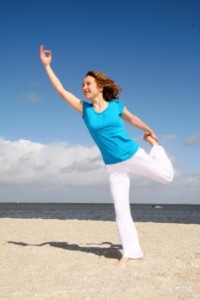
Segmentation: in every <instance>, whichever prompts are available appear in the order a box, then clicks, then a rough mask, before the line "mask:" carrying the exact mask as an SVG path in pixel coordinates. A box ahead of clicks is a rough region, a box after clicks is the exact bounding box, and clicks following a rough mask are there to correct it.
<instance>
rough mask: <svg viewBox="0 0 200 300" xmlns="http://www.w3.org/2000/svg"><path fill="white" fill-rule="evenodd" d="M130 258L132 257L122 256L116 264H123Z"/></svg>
mask: <svg viewBox="0 0 200 300" xmlns="http://www.w3.org/2000/svg"><path fill="white" fill-rule="evenodd" d="M129 260H130V258H128V257H122V258H121V259H120V260H118V261H117V262H116V263H115V265H123V264H125V263H127V262H129Z"/></svg>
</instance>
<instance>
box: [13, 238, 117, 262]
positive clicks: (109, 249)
mask: <svg viewBox="0 0 200 300" xmlns="http://www.w3.org/2000/svg"><path fill="white" fill-rule="evenodd" d="M7 243H8V244H14V245H16V246H21V247H43V246H46V245H48V246H51V247H56V248H61V249H64V250H69V251H80V252H85V253H92V254H95V255H97V256H104V257H105V258H110V259H120V258H121V257H122V254H121V252H120V250H121V249H122V247H121V245H114V244H112V243H110V242H103V243H101V244H91V243H89V244H86V245H87V246H79V245H77V244H69V243H67V242H54V241H53V242H45V243H41V244H28V243H24V242H15V241H8V242H7Z"/></svg>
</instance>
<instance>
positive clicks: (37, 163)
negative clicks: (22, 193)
mask: <svg viewBox="0 0 200 300" xmlns="http://www.w3.org/2000/svg"><path fill="white" fill-rule="evenodd" d="M0 149H1V150H0V151H1V155H0V166H1V169H0V182H1V183H5V184H20V185H23V184H36V183H37V184H40V185H45V184H47V185H48V184H51V185H93V184H100V183H102V182H103V181H104V172H103V168H104V167H103V164H102V162H101V159H100V156H99V152H98V149H97V148H96V147H84V146H80V145H75V146H74V145H68V144H65V143H58V144H49V145H43V144H39V143H34V142H31V141H27V140H18V141H14V142H10V141H6V140H4V139H1V140H0Z"/></svg>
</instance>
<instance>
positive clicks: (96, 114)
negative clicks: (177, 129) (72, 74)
mask: <svg viewBox="0 0 200 300" xmlns="http://www.w3.org/2000/svg"><path fill="white" fill-rule="evenodd" d="M40 58H41V61H42V63H43V65H44V68H45V70H46V72H47V75H48V77H49V79H50V82H51V83H52V85H53V87H54V89H55V90H56V92H57V93H58V94H59V95H60V96H61V98H62V99H64V101H66V102H67V103H68V104H69V105H70V106H72V107H73V108H74V109H75V110H76V111H77V112H78V113H80V114H81V115H82V117H83V120H84V122H85V124H86V126H87V128H88V130H89V132H90V134H91V136H92V138H93V139H94V141H95V143H96V144H97V146H98V147H99V150H100V152H101V154H102V157H103V160H104V163H105V165H106V171H107V173H108V176H109V182H110V189H111V194H112V198H113V202H114V207H115V214H116V223H117V228H118V232H119V236H120V239H121V243H122V247H123V257H122V258H121V260H120V263H125V262H128V261H129V260H130V259H139V258H142V257H143V252H142V249H141V247H140V244H139V240H138V236H137V231H136V228H135V225H134V222H133V220H132V217H131V212H130V204H129V187H130V174H131V173H136V174H139V175H142V176H146V177H148V178H151V179H153V180H155V181H158V182H161V183H169V182H171V181H172V180H173V167H172V164H171V162H170V160H169V158H168V157H167V155H166V153H165V150H164V149H163V148H162V147H161V146H160V145H158V138H157V136H156V135H155V133H154V132H153V130H152V129H151V128H150V127H148V126H147V125H146V124H145V123H144V122H143V121H142V120H141V119H139V118H138V117H136V116H135V115H133V114H132V113H131V112H129V111H128V109H127V108H126V107H125V106H124V104H123V103H122V102H120V101H117V100H116V99H118V96H119V93H120V91H121V89H120V87H119V85H117V84H116V83H115V82H114V81H113V80H111V79H110V78H108V77H107V76H105V75H104V74H102V73H100V72H97V71H90V72H88V73H87V74H86V75H85V77H84V79H83V85H82V89H83V94H84V96H85V98H86V99H88V100H90V101H91V103H87V102H84V101H82V100H80V99H78V98H77V97H75V96H74V95H73V94H71V93H70V92H68V91H66V90H65V89H64V87H63V86H62V84H61V82H60V81H59V79H58V78H57V76H56V75H55V73H54V72H53V70H52V68H51V60H52V54H51V51H49V50H45V49H44V46H40ZM122 119H123V120H125V121H127V122H129V123H130V124H131V125H133V126H135V127H137V128H139V129H140V130H142V131H144V140H145V141H147V142H149V143H150V144H151V146H152V148H151V152H150V154H149V155H148V154H147V153H145V151H144V150H143V149H142V148H140V147H139V145H138V144H137V143H136V142H135V141H134V140H133V139H132V138H130V137H129V136H128V134H127V133H126V131H125V128H124V124H123V120H122Z"/></svg>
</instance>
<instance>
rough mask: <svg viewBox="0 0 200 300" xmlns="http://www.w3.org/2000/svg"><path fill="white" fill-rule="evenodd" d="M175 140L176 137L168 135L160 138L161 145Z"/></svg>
mask: <svg viewBox="0 0 200 300" xmlns="http://www.w3.org/2000/svg"><path fill="white" fill-rule="evenodd" d="M175 139H176V135H175V134H168V135H164V136H163V137H162V139H161V140H162V143H168V142H171V141H174V140H175Z"/></svg>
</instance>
